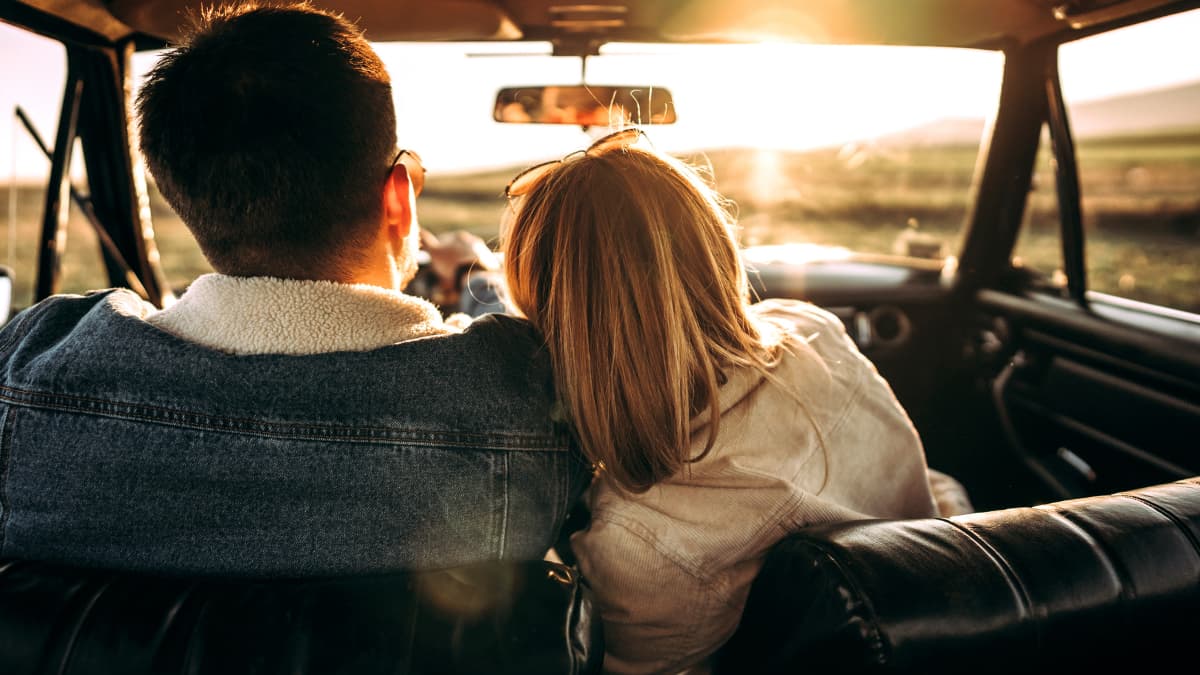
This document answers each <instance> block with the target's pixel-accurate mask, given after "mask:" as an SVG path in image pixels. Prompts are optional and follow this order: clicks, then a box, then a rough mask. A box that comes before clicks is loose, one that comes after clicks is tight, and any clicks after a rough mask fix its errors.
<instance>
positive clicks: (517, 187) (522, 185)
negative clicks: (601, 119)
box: [504, 127, 646, 199]
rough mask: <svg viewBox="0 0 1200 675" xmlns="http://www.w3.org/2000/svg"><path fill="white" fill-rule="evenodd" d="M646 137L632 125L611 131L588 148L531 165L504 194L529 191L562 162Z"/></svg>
mask: <svg viewBox="0 0 1200 675" xmlns="http://www.w3.org/2000/svg"><path fill="white" fill-rule="evenodd" d="M644 138H646V132H644V131H642V130H641V129H638V128H635V127H630V128H628V129H622V130H620V131H617V132H614V133H611V134H609V135H607V136H604V137H602V138H599V139H597V140H596V142H595V143H592V144H591V145H589V146H588V148H587V150H576V151H575V152H572V153H571V154H569V155H566V156H565V157H563V158H562V159H555V160H552V161H549V162H543V163H541V164H538V165H535V166H531V167H529V168H528V169H525V170H524V171H522V172H521V173H519V174H517V175H516V176H514V177H513V179H512V180H510V181H508V185H507V186H506V187H505V188H504V196H505V197H508V198H510V199H511V198H512V197H519V196H521V195H523V194H525V193H526V192H528V191H529V188H531V187H533V185H534V184H535V183H537V182H538V180H539V179H540V178H541V177H542V176H545V175H546V174H547V173H549V172H550V171H551V170H552V169H554V168H555V167H557V166H558V165H560V164H563V163H565V162H568V161H570V160H572V159H574V158H576V157H586V156H587V155H591V154H593V153H596V152H599V151H601V150H610V149H612V148H618V147H629V146H632V145H634V144H636V143H638V142H639V141H641V140H642V139H644Z"/></svg>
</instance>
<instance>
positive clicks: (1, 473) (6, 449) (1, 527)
mask: <svg viewBox="0 0 1200 675" xmlns="http://www.w3.org/2000/svg"><path fill="white" fill-rule="evenodd" d="M15 413H16V411H15V410H13V408H12V407H8V408H6V409H5V410H4V424H3V431H0V554H2V553H3V552H4V545H5V543H6V542H7V535H8V519H9V516H10V515H11V514H12V507H11V506H9V502H8V471H9V464H10V462H11V459H12V433H13V418H14V417H15V416H16V415H15Z"/></svg>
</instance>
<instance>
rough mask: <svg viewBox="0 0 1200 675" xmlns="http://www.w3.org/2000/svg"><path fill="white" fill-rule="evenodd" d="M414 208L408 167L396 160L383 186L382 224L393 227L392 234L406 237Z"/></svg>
mask: <svg viewBox="0 0 1200 675" xmlns="http://www.w3.org/2000/svg"><path fill="white" fill-rule="evenodd" d="M416 208H417V197H416V195H415V194H413V190H412V184H411V183H410V182H409V180H408V168H407V167H405V166H404V163H403V162H396V165H395V166H393V167H392V171H391V173H389V174H388V177H387V182H386V183H385V184H384V186H383V223H384V226H385V227H387V228H388V229H391V228H395V230H396V231H395V232H393V233H392V234H394V235H395V236H396V237H397V238H399V239H403V238H405V237H407V236H408V233H409V231H410V230H411V229H412V224H413V221H414V220H415V218H414V214H415V213H416Z"/></svg>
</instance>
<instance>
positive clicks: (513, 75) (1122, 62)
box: [0, 10, 1200, 182]
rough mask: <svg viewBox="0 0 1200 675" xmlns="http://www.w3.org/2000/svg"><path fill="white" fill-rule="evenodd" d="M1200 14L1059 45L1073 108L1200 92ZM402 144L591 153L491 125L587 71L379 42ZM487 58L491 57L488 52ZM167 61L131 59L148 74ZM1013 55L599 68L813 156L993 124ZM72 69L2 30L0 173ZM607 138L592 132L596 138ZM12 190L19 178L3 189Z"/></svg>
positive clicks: (675, 130)
mask: <svg viewBox="0 0 1200 675" xmlns="http://www.w3.org/2000/svg"><path fill="white" fill-rule="evenodd" d="M1197 35H1200V10H1195V11H1191V12H1187V13H1185V14H1182V15H1177V16H1174V17H1168V20H1163V21H1157V22H1152V23H1151V24H1149V25H1142V26H1134V27H1130V28H1127V29H1124V30H1122V31H1119V32H1117V33H1114V34H1109V35H1103V36H1097V37H1094V38H1090V39H1086V40H1082V41H1079V42H1075V43H1070V44H1068V45H1066V46H1064V47H1063V49H1062V51H1061V56H1060V64H1061V65H1060V70H1061V74H1062V81H1063V87H1064V92H1065V94H1066V98H1067V99H1068V101H1084V100H1094V99H1102V98H1107V97H1111V96H1114V95H1118V94H1122V93H1127V92H1132V91H1139V90H1146V89H1155V88H1160V87H1164V86H1170V85H1172V84H1179V83H1183V82H1190V81H1197V80H1200V57H1198V56H1197V52H1196V51H1195V48H1194V41H1195V36H1197ZM377 50H378V51H379V53H380V55H381V57H382V58H383V60H384V62H385V63H386V64H387V65H388V68H389V71H390V72H391V75H392V79H393V87H394V89H395V96H396V105H397V120H398V125H399V128H398V136H399V142H400V145H401V146H402V147H410V148H413V149H416V150H418V151H419V152H420V153H421V156H422V158H423V159H424V160H425V162H426V163H427V164H428V167H429V169H430V170H432V171H445V172H453V171H465V170H471V169H475V168H484V167H495V166H512V165H514V164H521V163H526V162H532V161H535V160H540V159H544V158H546V157H552V156H557V155H562V154H565V153H567V152H570V151H571V150H574V149H578V148H580V147H583V146H586V145H587V143H588V141H589V137H588V135H585V134H584V133H583V132H582V131H581V130H580V129H579V128H578V127H554V126H546V125H504V124H498V123H495V122H492V121H491V114H492V106H493V98H494V96H495V92H496V90H497V89H499V88H501V87H504V86H521V85H534V84H574V83H578V82H579V77H580V62H579V59H576V58H550V57H547V56H521V55H516V54H519V53H529V52H534V53H542V54H544V53H547V52H548V51H549V47H548V45H544V44H537V43H532V44H529V43H526V44H519V45H511V44H496V43H489V44H475V45H453V44H398V43H392V44H382V45H377ZM479 54H486V55H479ZM155 58H156V55H155V54H138V55H136V56H135V61H134V70H135V73H137V74H138V75H139V78H138V79H139V80H140V74H142V73H144V72H145V71H146V70H148V69H149V68H150V67H151V66H152V65H153V62H154V59H155ZM1002 67H1003V57H1002V56H1001V55H1000V54H999V53H994V52H986V51H979V50H945V49H931V48H889V47H844V46H813V45H783V44H758V45H738V46H723V47H705V46H685V47H681V48H673V49H664V48H663V47H661V46H656V45H610V46H608V47H607V48H606V50H605V53H604V54H603V55H602V56H600V57H595V58H592V59H589V60H588V68H587V81H588V82H591V83H594V84H629V85H642V86H645V85H654V86H666V87H668V88H669V89H671V91H672V92H673V94H674V97H675V103H676V109H677V112H678V116H679V122H678V124H676V125H673V126H664V127H655V128H653V129H651V130H650V131H649V133H650V136H651V139H652V141H653V142H654V143H655V145H656V146H658V147H660V148H662V149H664V150H681V151H682V150H690V149H698V148H714V147H725V146H743V147H761V148H771V147H777V148H788V149H804V148H811V147H817V146H823V145H831V144H837V143H842V142H845V141H848V140H853V139H864V138H871V137H875V136H879V135H884V134H887V133H891V132H895V131H898V130H902V129H906V128H911V127H914V126H918V125H921V124H925V123H928V122H931V121H934V120H937V119H942V118H985V117H988V116H990V115H991V113H992V112H993V111H994V108H995V105H996V101H997V97H998V92H999V86H1000V77H1001V69H1002ZM64 71H65V56H64V54H63V49H62V47H61V46H59V45H58V44H57V43H54V42H52V41H49V40H46V39H44V38H39V37H36V36H33V35H30V34H27V33H24V32H22V31H19V30H17V29H15V28H13V27H11V26H7V25H4V24H0V111H3V115H4V117H3V119H4V120H5V123H3V124H0V176H4V177H7V176H9V175H15V176H16V177H17V179H18V180H28V179H30V178H39V179H41V178H44V176H45V175H46V171H47V169H46V167H47V166H48V163H47V162H46V160H45V159H43V158H42V157H41V155H40V153H39V151H38V150H37V149H36V147H35V146H34V145H33V143H32V141H30V140H29V139H28V137H27V136H26V135H25V132H24V130H23V129H22V128H21V127H20V123H19V122H18V121H17V119H16V117H15V115H13V109H14V106H16V105H18V104H19V105H21V106H22V107H23V108H24V109H25V110H26V111H27V112H28V113H29V115H30V117H31V118H32V119H33V120H34V122H35V123H36V124H37V126H38V127H39V129H40V130H41V132H42V134H43V136H44V137H47V138H51V139H52V138H53V136H54V126H55V122H56V120H57V117H58V105H59V103H60V101H61V96H62V92H61V88H62V83H63V77H64ZM603 131H604V130H599V129H597V130H593V131H592V133H591V136H595V135H598V134H599V133H602V132H603ZM5 182H7V181H5Z"/></svg>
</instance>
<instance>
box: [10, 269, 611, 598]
mask: <svg viewBox="0 0 1200 675" xmlns="http://www.w3.org/2000/svg"><path fill="white" fill-rule="evenodd" d="M130 303H140V301H139V300H138V299H137V298H136V297H135V296H133V295H132V294H131V293H129V292H128V291H107V292H101V293H96V294H92V295H88V296H58V297H54V298H50V299H48V300H46V301H44V302H42V303H40V304H38V305H36V306H34V307H32V308H30V309H29V310H27V311H25V312H24V313H23V314H22V315H20V316H18V317H17V318H16V319H14V320H13V321H12V322H11V323H10V324H9V325H8V326H6V327H5V328H4V330H3V331H2V332H0V378H2V380H0V557H5V558H23V559H36V560H50V561H59V562H66V563H71V564H82V565H92V566H103V567H110V568H121V569H134V570H154V571H161V572H175V573H207V574H218V575H222V574H231V575H327V574H346V573H359V572H375V571H384V570H394V569H401V568H405V569H421V568H437V567H447V566H453V565H459V564H464V563H468V562H473V561H478V560H485V559H529V558H541V557H542V555H543V554H544V553H545V552H546V550H547V548H548V547H549V546H550V545H551V543H552V542H553V541H554V539H555V536H556V535H557V532H558V529H559V527H560V525H561V524H562V522H563V520H564V518H565V515H566V513H567V510H568V508H569V506H570V505H571V504H572V503H573V502H574V501H575V499H576V498H577V496H578V495H579V493H580V492H581V491H582V489H583V487H584V485H585V483H586V480H587V475H588V473H587V470H586V467H585V465H584V464H583V462H582V460H581V459H580V458H579V456H578V454H577V452H575V450H574V449H573V445H572V442H571V441H570V436H569V434H568V433H567V432H566V430H565V427H563V425H562V424H561V423H558V422H556V421H554V418H553V410H554V392H553V384H552V383H553V380H552V377H551V372H550V368H549V362H548V359H547V358H546V355H545V353H544V351H543V350H542V349H541V342H540V340H539V339H538V338H537V336H536V334H535V333H534V332H533V330H532V329H531V328H530V327H529V326H528V324H526V323H524V322H522V321H520V320H517V319H514V318H511V317H505V316H499V315H491V316H487V317H484V318H482V319H479V320H477V321H475V322H474V323H473V324H471V325H470V326H469V327H468V328H467V329H466V330H465V331H463V332H461V333H452V334H447V335H440V336H433V337H427V338H422V339H415V340H410V341H406V342H402V343H399V344H394V345H389V346H386V347H382V348H378V349H370V350H367V351H342V352H336V353H324V354H309V355H282V354H256V355H240V356H237V355H232V354H228V353H225V352H222V351H218V350H214V349H211V348H208V347H205V346H202V345H200V344H196V343H195V342H191V341H186V340H183V339H180V338H178V337H176V336H174V335H172V334H171V333H169V332H166V331H164V330H161V329H160V328H157V327H155V326H154V325H152V324H151V323H149V322H147V321H145V320H144V319H143V318H141V317H140V316H137V315H136V313H133V314H130V313H127V312H123V311H121V310H120V307H121V305H122V304H130Z"/></svg>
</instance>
